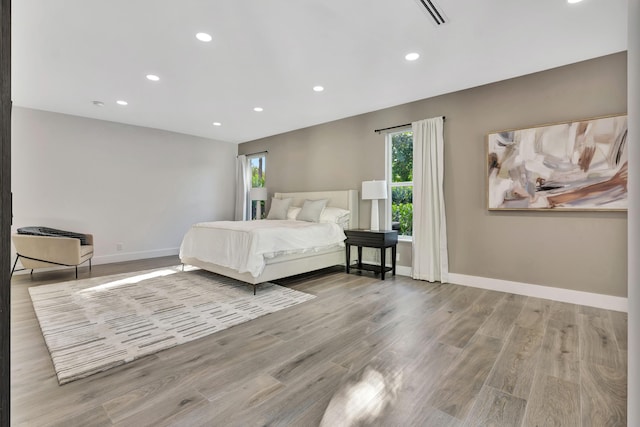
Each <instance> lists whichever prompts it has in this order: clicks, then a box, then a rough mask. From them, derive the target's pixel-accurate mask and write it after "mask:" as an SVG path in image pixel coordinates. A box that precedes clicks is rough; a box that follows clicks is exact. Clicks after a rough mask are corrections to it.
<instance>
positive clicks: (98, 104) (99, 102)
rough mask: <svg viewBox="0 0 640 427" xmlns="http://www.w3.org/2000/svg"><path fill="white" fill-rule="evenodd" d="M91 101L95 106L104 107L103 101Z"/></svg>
mask: <svg viewBox="0 0 640 427" xmlns="http://www.w3.org/2000/svg"><path fill="white" fill-rule="evenodd" d="M91 102H92V103H93V105H95V106H96V107H104V102H102V101H91Z"/></svg>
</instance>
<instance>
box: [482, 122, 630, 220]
mask: <svg viewBox="0 0 640 427" xmlns="http://www.w3.org/2000/svg"><path fill="white" fill-rule="evenodd" d="M487 162H488V168H487V206H488V208H489V209H490V210H494V209H512V210H514V209H527V210H528V209H538V210H549V209H552V210H626V209H627V116H626V115H618V116H610V117H602V118H596V119H588V120H581V121H575V122H566V123H559V124H553V125H545V126H537V127H533V128H528V129H518V130H507V131H501V132H496V133H490V134H488V135H487Z"/></svg>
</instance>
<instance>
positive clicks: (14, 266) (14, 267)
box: [9, 255, 33, 278]
mask: <svg viewBox="0 0 640 427" xmlns="http://www.w3.org/2000/svg"><path fill="white" fill-rule="evenodd" d="M19 259H20V255H16V262H14V263H13V268H12V269H11V276H9V278H12V277H13V272H14V271H16V265H18V260H19ZM32 271H33V270H32Z"/></svg>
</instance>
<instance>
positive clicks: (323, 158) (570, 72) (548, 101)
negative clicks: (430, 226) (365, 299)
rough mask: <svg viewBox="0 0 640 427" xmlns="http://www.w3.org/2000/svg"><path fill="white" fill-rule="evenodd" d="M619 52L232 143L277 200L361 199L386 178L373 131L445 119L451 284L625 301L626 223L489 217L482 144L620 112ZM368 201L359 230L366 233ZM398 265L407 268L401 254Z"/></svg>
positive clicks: (605, 215) (623, 94) (593, 215)
mask: <svg viewBox="0 0 640 427" xmlns="http://www.w3.org/2000/svg"><path fill="white" fill-rule="evenodd" d="M626 66H627V62H626V53H625V52H622V53H618V54H614V55H609V56H605V57H602V58H596V59H593V60H590V61H585V62H581V63H577V64H573V65H569V66H565V67H561V68H556V69H552V70H548V71H544V72H540V73H535V74H531V75H527V76H523V77H519V78H515V79H510V80H506V81H502V82H497V83H493V84H489V85H485V86H481V87H477V88H472V89H468V90H464V91H460V92H455V93H451V94H446V95H442V96H438V97H434V98H429V99H424V100H421V101H417V102H413V103H409V104H404V105H400V106H396V107H392V108H388V109H385V110H380V111H375V112H371V113H367V114H363V115H359V116H355V117H350V118H346V119H342V120H338V121H335V122H331V123H326V124H322V125H318V126H313V127H310V128H305V129H300V130H296V131H293V132H288V133H285V134H281V135H276V136H272V137H268V138H264V139H260V140H256V141H250V142H247V143H244V144H240V146H239V148H238V152H239V153H240V154H246V153H252V152H256V151H262V150H268V151H269V154H268V156H267V186H268V188H269V191H270V192H274V191H313V190H334V189H347V188H356V189H359V188H360V185H361V183H362V181H364V180H370V179H384V170H385V164H384V162H385V153H384V136H383V135H378V134H376V133H374V132H373V130H374V129H377V128H383V127H387V126H394V125H399V124H404V123H409V122H412V121H415V120H420V119H424V118H429V117H434V116H440V115H444V116H446V123H445V199H446V210H447V228H448V241H449V267H450V271H451V272H452V273H458V274H465V275H471V276H479V277H488V278H494V279H502V280H510V281H515V282H523V283H532V284H538V285H544V286H551V287H559V288H565V289H572V290H580V291H586V292H593V293H600V294H607V295H613V296H622V297H625V296H626V295H627V288H626V283H627V260H626V257H627V249H626V245H627V215H626V213H624V212H575V213H574V212H571V213H570V212H489V211H487V209H486V204H485V136H486V134H487V133H488V132H491V131H496V130H501V129H510V128H525V127H531V126H535V125H539V124H545V123H555V122H562V121H569V120H576V119H583V118H589V117H597V116H603V115H609V114H616V113H624V112H626V102H627V84H626V76H627V75H626ZM369 209H370V205H369V203H368V202H361V206H360V212H361V214H360V220H361V224H362V225H367V224H368V222H369V221H368V212H369ZM399 253H400V261H399V264H400V265H405V266H409V265H410V264H411V249H410V245H409V244H401V245H400V247H399Z"/></svg>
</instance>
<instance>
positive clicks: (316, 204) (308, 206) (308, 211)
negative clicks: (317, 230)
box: [296, 199, 329, 222]
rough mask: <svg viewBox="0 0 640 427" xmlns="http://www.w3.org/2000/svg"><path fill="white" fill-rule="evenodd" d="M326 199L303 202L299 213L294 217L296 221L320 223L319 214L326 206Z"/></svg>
mask: <svg viewBox="0 0 640 427" xmlns="http://www.w3.org/2000/svg"><path fill="white" fill-rule="evenodd" d="M328 201H329V200H328V199H320V200H305V201H304V204H303V205H302V209H300V213H299V214H298V216H297V217H296V219H297V220H298V221H308V222H318V221H320V214H321V213H322V210H323V209H324V207H325V206H326V205H327V202H328Z"/></svg>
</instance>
